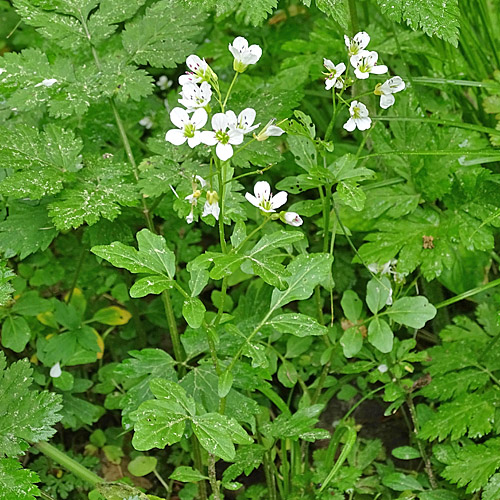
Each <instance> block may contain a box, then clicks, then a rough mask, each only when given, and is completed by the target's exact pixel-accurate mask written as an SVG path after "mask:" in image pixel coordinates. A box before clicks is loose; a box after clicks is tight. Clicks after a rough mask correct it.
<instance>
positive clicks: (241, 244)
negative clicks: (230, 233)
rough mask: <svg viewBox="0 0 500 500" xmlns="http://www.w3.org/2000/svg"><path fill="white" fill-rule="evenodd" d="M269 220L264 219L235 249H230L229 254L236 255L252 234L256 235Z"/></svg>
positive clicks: (267, 218) (268, 218)
mask: <svg viewBox="0 0 500 500" xmlns="http://www.w3.org/2000/svg"><path fill="white" fill-rule="evenodd" d="M270 220H271V218H270V217H266V218H265V219H264V222H262V224H261V225H260V226H257V227H256V228H255V229H254V230H253V231H252V232H251V233H250V234H249V235H248V236H247V237H246V238H245V239H244V240H243V241H242V242H241V243H240V244H239V245H238V246H237V247H235V248H232V249H231V250H230V251H229V253H230V254H231V253H238V252H239V251H240V250H241V249H242V248H243V247H244V245H245V243H247V242H248V241H249V240H250V239H251V238H252V236H253V235H254V234H256V233H258V232H259V231H260V230H261V229H262V228H263V227H264V226H265V225H266V224H267V223H268V222H269V221H270Z"/></svg>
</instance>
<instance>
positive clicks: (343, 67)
mask: <svg viewBox="0 0 500 500" xmlns="http://www.w3.org/2000/svg"><path fill="white" fill-rule="evenodd" d="M345 70H346V65H345V64H344V63H343V62H341V63H338V64H337V66H335V71H336V76H337V77H339V76H340V75H341V74H342V73H343V72H344V71H345Z"/></svg>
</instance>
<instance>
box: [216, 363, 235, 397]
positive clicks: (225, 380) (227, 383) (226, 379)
mask: <svg viewBox="0 0 500 500" xmlns="http://www.w3.org/2000/svg"><path fill="white" fill-rule="evenodd" d="M233 378H234V377H233V374H232V373H231V371H230V370H227V369H226V370H224V371H223V372H222V374H221V375H219V384H218V386H217V393H218V394H219V397H220V398H225V397H226V396H227V395H228V394H229V391H230V390H231V387H232V386H233Z"/></svg>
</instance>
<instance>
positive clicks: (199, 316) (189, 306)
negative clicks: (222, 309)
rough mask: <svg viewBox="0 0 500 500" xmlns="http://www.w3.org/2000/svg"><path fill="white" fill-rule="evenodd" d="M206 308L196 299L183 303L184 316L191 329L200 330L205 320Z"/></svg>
mask: <svg viewBox="0 0 500 500" xmlns="http://www.w3.org/2000/svg"><path fill="white" fill-rule="evenodd" d="M205 312H206V309H205V306H204V305H203V302H202V301H201V300H200V299H197V298H196V297H189V298H185V299H184V302H183V303H182V315H183V316H184V319H185V320H186V321H187V324H188V325H189V326H190V327H191V328H199V327H200V326H201V324H202V323H203V319H204V318H205Z"/></svg>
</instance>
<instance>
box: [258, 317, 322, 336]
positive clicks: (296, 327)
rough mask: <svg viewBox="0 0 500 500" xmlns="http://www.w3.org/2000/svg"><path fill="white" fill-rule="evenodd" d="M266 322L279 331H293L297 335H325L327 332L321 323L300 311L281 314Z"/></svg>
mask: <svg viewBox="0 0 500 500" xmlns="http://www.w3.org/2000/svg"><path fill="white" fill-rule="evenodd" d="M266 324H268V325H271V326H273V327H274V328H276V330H278V332H281V333H291V334H292V335H295V336H297V337H308V336H310V335H325V334H326V332H327V329H326V327H325V326H323V325H320V324H319V323H318V322H317V321H316V320H315V319H314V318H311V316H306V315H305V314H300V313H285V314H279V315H278V316H275V317H274V318H272V319H270V320H269V321H268V322H267V323H266Z"/></svg>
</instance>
